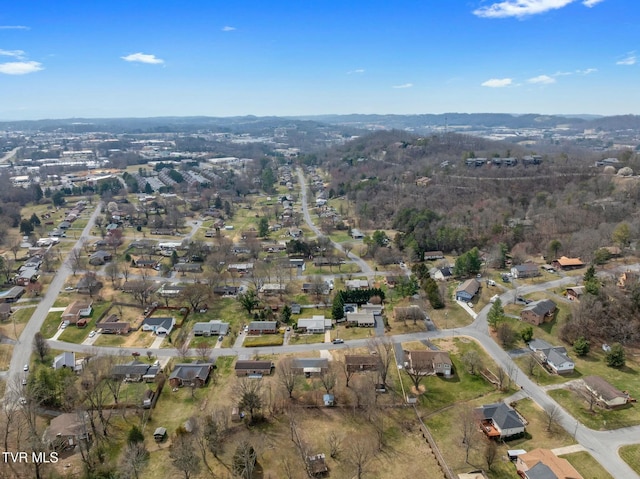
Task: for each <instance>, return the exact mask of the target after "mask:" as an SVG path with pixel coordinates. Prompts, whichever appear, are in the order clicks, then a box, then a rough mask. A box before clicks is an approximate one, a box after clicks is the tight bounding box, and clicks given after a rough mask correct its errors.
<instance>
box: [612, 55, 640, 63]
mask: <svg viewBox="0 0 640 479" xmlns="http://www.w3.org/2000/svg"><path fill="white" fill-rule="evenodd" d="M637 61H638V59H637V57H636V52H629V54H628V55H627V56H626V57H624V58H623V59H622V60H618V61H617V62H616V65H635V64H636V62H637Z"/></svg>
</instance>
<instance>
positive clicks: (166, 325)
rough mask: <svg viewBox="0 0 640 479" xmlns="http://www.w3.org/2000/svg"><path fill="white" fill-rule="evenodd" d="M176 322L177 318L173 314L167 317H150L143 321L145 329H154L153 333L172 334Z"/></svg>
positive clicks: (143, 328)
mask: <svg viewBox="0 0 640 479" xmlns="http://www.w3.org/2000/svg"><path fill="white" fill-rule="evenodd" d="M175 324H176V318H174V317H172V316H166V317H164V316H163V317H150V318H144V320H143V321H142V330H143V331H152V332H153V334H158V335H159V334H165V335H169V334H171V331H173V327H174V326H175Z"/></svg>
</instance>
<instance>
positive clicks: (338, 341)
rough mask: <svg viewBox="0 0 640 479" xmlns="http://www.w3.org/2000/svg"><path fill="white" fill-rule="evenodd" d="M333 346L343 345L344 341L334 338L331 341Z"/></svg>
mask: <svg viewBox="0 0 640 479" xmlns="http://www.w3.org/2000/svg"><path fill="white" fill-rule="evenodd" d="M331 342H332V343H333V344H343V343H344V339H340V338H336V339H334V340H333V341H331Z"/></svg>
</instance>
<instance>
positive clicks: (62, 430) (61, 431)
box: [44, 412, 91, 451]
mask: <svg viewBox="0 0 640 479" xmlns="http://www.w3.org/2000/svg"><path fill="white" fill-rule="evenodd" d="M90 430H91V429H90V426H89V418H88V416H87V415H86V413H81V412H72V413H62V414H60V415H59V416H57V417H54V418H53V419H52V420H51V422H50V423H49V427H48V428H47V430H46V431H45V433H44V437H45V441H46V443H47V444H48V445H49V447H50V449H52V450H54V451H64V450H67V449H73V448H75V447H76V446H77V445H78V444H79V443H80V442H88V441H91V432H90Z"/></svg>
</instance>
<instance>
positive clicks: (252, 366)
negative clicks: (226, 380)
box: [234, 359, 273, 377]
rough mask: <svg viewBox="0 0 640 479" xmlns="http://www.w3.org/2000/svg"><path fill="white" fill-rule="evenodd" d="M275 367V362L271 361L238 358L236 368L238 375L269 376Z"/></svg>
mask: <svg viewBox="0 0 640 479" xmlns="http://www.w3.org/2000/svg"><path fill="white" fill-rule="evenodd" d="M272 369H273V363H272V362H271V361H259V360H253V359H246V360H243V359H238V360H237V361H236V365H235V367H234V370H235V372H236V376H255V377H262V376H269V375H270V374H271V370H272Z"/></svg>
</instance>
